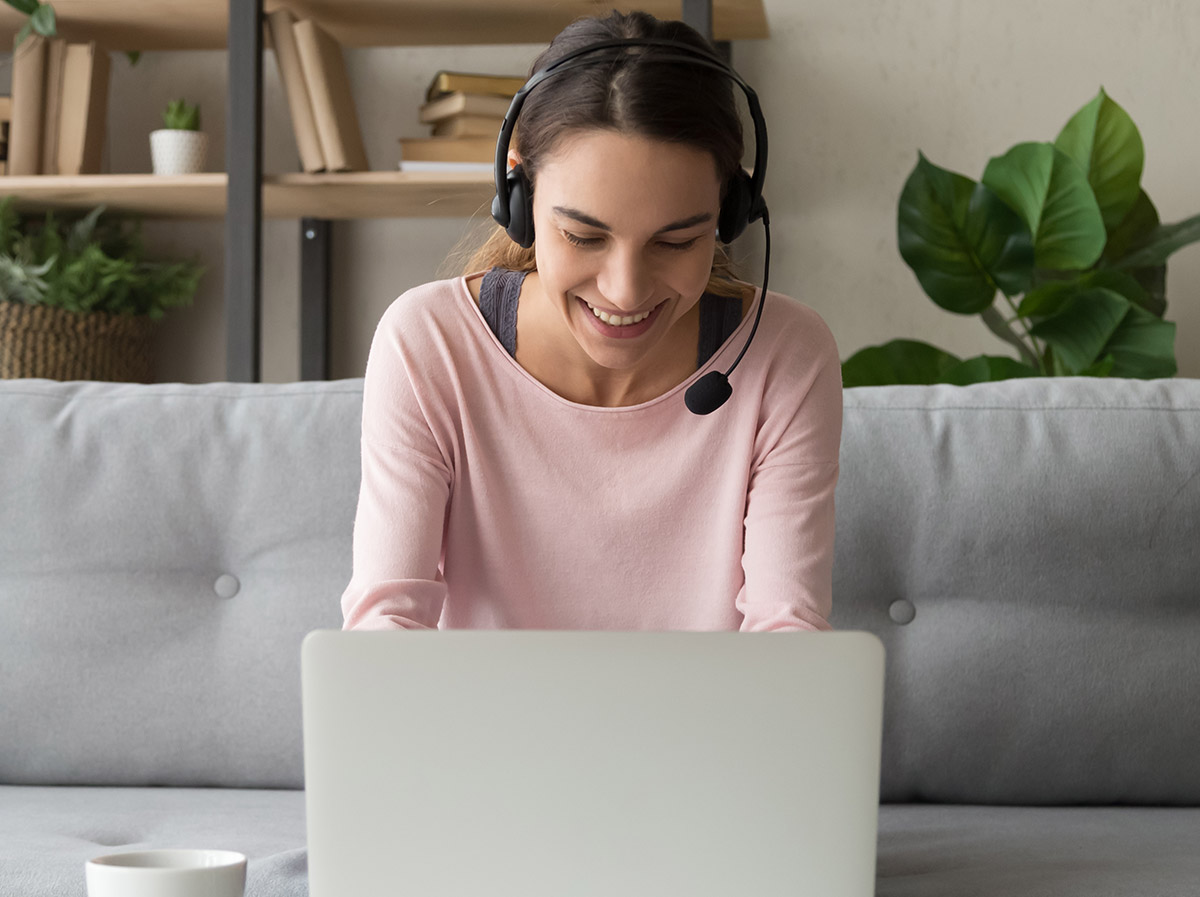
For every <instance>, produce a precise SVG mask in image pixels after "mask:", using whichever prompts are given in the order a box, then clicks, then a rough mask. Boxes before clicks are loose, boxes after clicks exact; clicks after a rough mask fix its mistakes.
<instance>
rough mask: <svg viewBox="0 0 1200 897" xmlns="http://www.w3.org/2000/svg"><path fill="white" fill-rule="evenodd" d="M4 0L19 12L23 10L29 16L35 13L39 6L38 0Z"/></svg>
mask: <svg viewBox="0 0 1200 897" xmlns="http://www.w3.org/2000/svg"><path fill="white" fill-rule="evenodd" d="M4 2H5V3H7V4H8V5H9V6H11V7H12V8H13V9H15V10H16V11H17V12H22V13H24V14H25V15H27V16H31V15H33V13H34V12H35V11H36V10H37V8H38V0H4Z"/></svg>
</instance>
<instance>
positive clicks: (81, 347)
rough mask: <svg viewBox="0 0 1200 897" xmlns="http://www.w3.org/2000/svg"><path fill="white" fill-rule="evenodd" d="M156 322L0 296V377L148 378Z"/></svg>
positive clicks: (131, 380)
mask: <svg viewBox="0 0 1200 897" xmlns="http://www.w3.org/2000/svg"><path fill="white" fill-rule="evenodd" d="M154 324H155V322H154V321H152V320H151V319H150V318H149V317H147V316H146V315H113V314H109V313H108V312H88V313H87V314H79V313H77V312H73V311H67V310H66V309H62V308H55V307H53V306H47V305H26V304H25V303H23V302H10V301H2V300H0V379H5V380H12V379H16V378H19V377H45V378H47V379H50V380H111V381H117V382H129V383H149V382H150V367H151V365H150V361H151V355H150V348H151V344H150V338H151V335H152V334H153V332H154Z"/></svg>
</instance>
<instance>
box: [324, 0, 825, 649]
mask: <svg viewBox="0 0 1200 897" xmlns="http://www.w3.org/2000/svg"><path fill="white" fill-rule="evenodd" d="M656 40H657V41H663V40H666V41H670V42H672V43H670V44H662V43H657V44H656V43H655V41H656ZM551 75H552V77H550V76H551ZM734 79H736V83H737V84H739V85H741V86H742V87H743V89H745V91H746V93H747V98H748V100H749V101H750V102H751V109H752V113H754V118H755V141H756V144H757V146H756V164H755V170H754V175H753V178H751V177H750V176H748V175H747V174H746V172H745V171H743V169H742V167H741V160H742V155H743V140H742V129H741V123H740V120H739V118H738V115H737V109H736V105H735V103H734V94H733V84H734ZM534 87H536V90H535V89H533V88H534ZM518 112H519V116H518ZM506 121H507V123H508V125H507V126H506V127H513V130H511V131H506V132H505V133H502V134H501V138H500V140H499V141H498V149H497V165H496V170H497V197H496V202H495V203H494V205H493V207H492V213H493V217H494V218H495V219H496V227H495V228H494V229H493V232H492V233H491V234H489V235H488V237H487V239H486V241H485V242H484V243H483V245H482V246H481V247H480V248H479V249H478V250H477V251H475V252H474V253H473V254H472V255H471V256H470V261H469V263H468V265H467V268H466V270H465V271H464V272H463V273H462V274H461V275H459V276H456V277H452V278H447V279H444V280H439V281H435V282H433V283H428V284H424V285H422V286H419V287H416V288H414V289H411V290H408V291H407V292H405V293H404V294H403V295H401V296H400V297H399V298H398V299H396V300H395V302H393V303H392V304H391V305H390V306H389V307H388V310H387V311H386V312H385V314H384V316H383V318H382V319H381V321H380V322H379V326H378V328H377V330H376V334H375V339H374V341H373V342H372V346H371V352H370V355H369V358H368V363H367V371H366V377H365V380H364V389H363V417H362V447H363V451H362V488H361V492H360V496H359V505H358V513H357V517H356V522H355V528H354V573H353V576H352V578H351V581H350V583H349V584H348V586H347V587H346V590H345V592H344V593H343V596H342V611H343V616H344V625H345V627H346V628H396V627H399V628H433V627H439V628H512V629H707V630H713V629H742V630H787V629H792V630H801V629H807V630H820V629H829V628H830V625H829V622H828V617H829V612H830V608H831V603H832V563H833V535H834V501H833V498H834V489H835V486H836V483H837V478H838V455H839V448H840V442H841V429H842V394H841V367H840V362H839V358H838V352H837V345H836V343H835V341H834V339H833V335H832V334H831V333H830V331H829V328H828V327H827V326H826V325H825V323H824V321H822V320H821V318H820V316H818V315H817V313H816V312H815V311H813V310H812V309H811V308H809V307H808V306H807V305H805V304H803V303H801V302H799V301H797V300H795V299H792V298H790V297H788V296H784V295H782V294H779V293H776V292H768V291H766V290H765V289H756V288H754V287H753V286H752V285H750V284H748V283H744V282H742V281H740V280H738V278H737V277H736V276H734V274H733V271H732V269H731V266H730V263H729V258H728V256H727V255H726V253H725V250H724V248H723V246H722V245H721V244H728V243H730V242H731V241H732V240H733V239H735V238H736V237H737V236H738V234H739V233H741V232H742V230H743V229H744V228H745V227H746V225H747V224H749V223H750V222H752V221H754V220H757V218H758V217H763V221H764V225H765V224H766V217H765V211H766V209H765V203H763V202H762V199H761V188H762V179H763V176H764V173H765V160H766V153H765V136H766V135H765V126H764V125H763V124H762V121H761V113H759V112H758V111H757V100H756V99H754V98H753V93H752V91H750V90H749V88H748V87H746V86H745V84H744V82H742V81H741V79H740V77H739V76H737V75H736V73H733V72H732V70H731V69H729V68H728V67H727V66H725V64H724V63H723V62H720V61H719V60H718V58H717V57H716V56H715V53H714V51H713V49H712V47H711V45H709V44H708V43H707V42H706V41H705V40H704V39H703V38H702V37H701V36H700V35H699V34H697V33H696V32H695V31H694V30H692V29H690V28H689V27H688V26H686V25H685V24H683V23H682V22H664V21H659V20H657V19H655V18H654V17H652V16H650V15H647V14H645V13H629V14H621V13H616V12H614V13H612V14H610V15H608V16H606V17H604V18H584V19H579V20H577V21H575V22H573V23H572V24H571V25H569V26H568V27H567V28H566V29H565V30H564V31H563V32H562V33H561V34H560V35H559V36H558V37H556V38H555V40H554V41H552V42H551V44H550V46H549V48H548V49H547V50H546V51H545V52H544V53H542V54H541V55H540V56H539V57H538V59H537V60H535V61H534V63H533V66H532V67H531V70H530V80H529V81H528V82H527V83H526V85H525V86H524V87H523V88H522V90H521V91H520V92H518V94H517V96H516V98H514V101H513V108H512V109H510V111H509V116H508V118H507V119H506ZM760 150H761V152H760ZM768 247H769V230H768ZM760 320H761V321H762V323H763V325H764V326H763V328H762V333H761V335H760V336H759V337H758V338H757V339H756V340H755V341H754V343H753V346H752V347H751V345H750V342H749V341H748V338H747V337H748V335H750V334H752V333H754V332H755V331H756V328H757V325H758V323H759V321H760ZM739 346H741V347H742V352H741V353H740V354H739V353H738V351H737V349H738V347H739ZM735 356H736V358H735ZM743 356H744V359H745V363H744V364H743V365H742V366H741V367H738V368H737V372H736V378H737V379H736V385H737V390H736V395H735V396H734V397H733V399H732V401H729V402H727V403H725V404H721V402H716V403H714V404H712V406H711V407H710V408H706V409H704V410H703V411H697V410H696V408H695V407H693V403H692V393H691V390H692V387H694V386H696V384H697V381H698V380H699V379H700V375H701V373H702V369H703V368H705V367H707V366H713V367H714V368H715V367H721V368H729V370H730V372H732V370H733V368H732V367H730V363H731V362H732V363H733V367H736V366H737V364H738V363H739V362H741V361H742V358H743ZM715 373H718V372H709V374H708V375H706V376H708V377H711V376H714V374H715ZM685 395H687V399H688V400H687V403H686V404H685V401H684V396H685Z"/></svg>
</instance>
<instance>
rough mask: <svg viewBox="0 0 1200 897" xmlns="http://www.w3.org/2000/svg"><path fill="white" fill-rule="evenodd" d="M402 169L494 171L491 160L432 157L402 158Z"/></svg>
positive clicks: (400, 166)
mask: <svg viewBox="0 0 1200 897" xmlns="http://www.w3.org/2000/svg"><path fill="white" fill-rule="evenodd" d="M399 168H400V170H401V171H478V172H488V173H491V172H493V170H494V169H493V165H492V163H491V162H445V161H441V162H439V161H435V160H432V159H415V160H414V159H401V160H400V165H399Z"/></svg>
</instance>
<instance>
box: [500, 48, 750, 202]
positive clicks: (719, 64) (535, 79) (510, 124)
mask: <svg viewBox="0 0 1200 897" xmlns="http://www.w3.org/2000/svg"><path fill="white" fill-rule="evenodd" d="M610 47H622V48H623V47H666V48H669V49H672V50H679V51H682V52H683V53H684V54H686V55H671V54H665V55H661V56H653V57H649V58H650V60H651V61H653V62H681V63H685V64H688V65H701V66H705V67H706V68H711V69H715V70H716V71H718V72H722V73H723V74H725V75H727V76H728V77H729V78H730V79H732V80H733V82H734V83H735V84H737V86H738V87H740V88H741V89H742V92H743V93H745V95H746V102H747V104H748V105H749V107H750V118H751V119H752V120H753V122H754V171H753V173H752V174H751V176H750V194H751V204H750V214H749V219H748V221H756V220H758V219H759V218H761V217H762V215H763V211H764V209H765V208H766V206H765V203H764V202H763V198H762V188H763V180H764V179H765V178H766V173H767V127H766V124H765V123H764V122H763V117H762V110H761V109H760V108H759V105H758V95H757V94H755V92H754V90H753V89H752V88H751V87H750V85H749V84H747V83H746V82H745V81H743V80H742V77H741V75H739V74H738V73H737V72H735V71H734V70H733V69H732V68H730V67H729V66H728V65H727V64H726V63H725V62H724V61H723V60H721V59H718V58H717V57H715V56H712V55H711V54H709V53H706V52H704V51H702V50H698V49H696V48H695V47H693V46H690V45H689V44H685V43H682V42H680V41H673V40H665V39H661V38H650V37H645V38H641V37H632V38H624V39H620V40H616V39H614V40H607V41H599V42H597V43H594V44H588V45H587V46H586V47H580V48H579V49H578V50H573V51H572V52H570V53H568V54H567V55H566V56H564V57H562V58H561V59H558V60H555V61H554V62H553V63H551V64H550V65H548V66H546V67H545V68H544V69H541V70H540V71H538V72H535V73H534V74H533V75H532V76H531V77H530V79H529V80H528V81H526V82H525V84H524V85H523V86H522V87H521V89H520V90H518V91H517V93H516V95H515V96H514V97H513V99H512V103H511V104H510V105H509V107H508V112H507V114H505V116H504V123H503V124H502V125H501V127H500V136H499V137H498V138H497V140H496V196H497V197H498V198H499V200H500V201H499V203H496V204H495V206H494V208H495V207H498V208H499V209H500V210H502V212H503V214H504V215H505V217H507V215H508V208H509V205H508V200H509V196H508V177H507V174H508V145H509V142H510V141H511V140H512V132H513V129H514V128H515V127H516V124H517V116H518V115H519V114H520V112H521V107H522V106H523V105H524V104H525V97H526V96H527V95H528V94H529V92H530V91H531V90H533V88H535V87H537V86H538V85H539V84H541V83H542V82H543V81H545V80H546V79H547V78H549V77H551V76H552V75H556V74H558V73H559V72H560V71H563V70H565V69H572V68H577V67H579V66H582V65H593V64H595V60H592V59H586V60H579V61H577V62H573V60H575V59H576V58H577V57H579V56H582V55H584V54H585V53H594V52H596V51H597V50H605V49H608V48H610ZM619 58H621V57H620V56H614V57H613V61H616V60H617V59H619ZM568 62H571V63H572V64H571V65H567V64H566V63H568ZM500 223H501V224H503V225H507V223H508V222H505V221H502V222H500Z"/></svg>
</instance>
